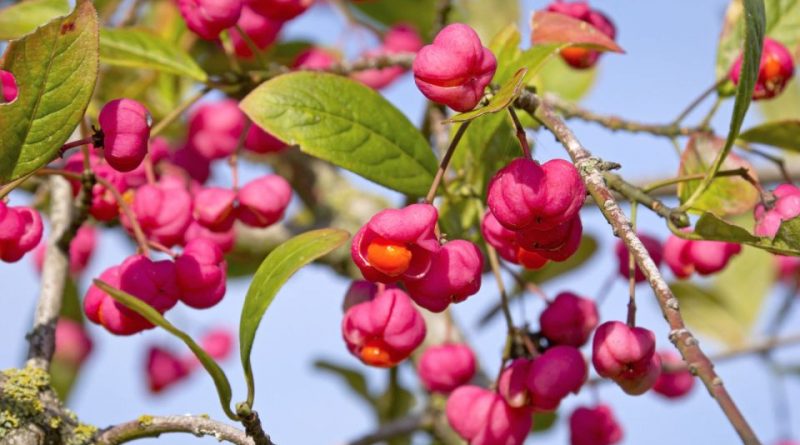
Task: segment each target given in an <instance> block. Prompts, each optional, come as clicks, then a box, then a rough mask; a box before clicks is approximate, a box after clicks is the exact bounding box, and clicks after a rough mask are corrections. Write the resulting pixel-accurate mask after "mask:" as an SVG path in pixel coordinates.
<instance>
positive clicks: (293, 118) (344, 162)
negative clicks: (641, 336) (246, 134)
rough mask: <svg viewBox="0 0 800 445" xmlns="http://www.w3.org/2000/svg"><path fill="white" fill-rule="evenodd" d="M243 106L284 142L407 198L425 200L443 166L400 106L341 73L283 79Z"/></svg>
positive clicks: (250, 97) (294, 75)
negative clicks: (405, 195)
mask: <svg viewBox="0 0 800 445" xmlns="http://www.w3.org/2000/svg"><path fill="white" fill-rule="evenodd" d="M240 107H241V108H242V110H244V112H245V113H246V114H247V115H248V116H249V117H250V118H251V119H252V120H253V121H254V122H255V123H257V124H258V125H259V126H261V127H262V128H264V129H265V130H267V131H269V132H270V133H272V134H274V135H275V136H276V137H277V138H279V139H281V140H283V141H284V142H286V143H289V144H298V145H299V146H300V149H301V150H302V151H304V152H306V153H308V154H310V155H312V156H316V157H318V158H320V159H323V160H326V161H329V162H332V163H333V164H336V165H338V166H340V167H343V168H346V169H348V170H350V171H352V172H354V173H357V174H359V175H361V176H363V177H365V178H367V179H370V180H372V181H374V182H376V183H378V184H380V185H383V186H386V187H389V188H391V189H393V190H397V191H399V192H401V193H405V194H408V195H413V196H424V195H425V194H426V192H427V190H428V187H429V186H430V184H431V182H432V181H433V177H434V175H435V173H436V170H437V168H438V165H437V161H436V157H435V156H434V155H433V152H432V151H431V149H430V147H429V146H428V144H427V142H426V141H425V138H424V137H422V134H420V132H419V130H417V129H416V128H415V127H414V125H413V124H411V122H409V120H408V119H407V118H406V117H405V116H404V115H403V114H402V113H401V112H400V111H399V110H398V109H397V108H395V107H394V106H393V105H392V104H391V103H389V102H388V101H387V100H386V99H384V98H383V97H382V96H381V95H380V94H379V93H377V92H375V91H373V90H372V89H371V88H368V87H366V86H364V85H362V84H360V83H358V82H355V81H353V80H350V79H347V78H344V77H341V76H336V75H333V74H326V73H317V72H296V73H290V74H284V75H282V76H278V77H275V78H273V79H272V80H269V81H267V82H264V83H263V84H261V86H259V87H258V88H256V89H255V90H253V91H252V92H251V93H250V94H249V95H248V96H247V97H245V98H244V99H243V100H242V101H241V103H240Z"/></svg>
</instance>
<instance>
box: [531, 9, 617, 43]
mask: <svg viewBox="0 0 800 445" xmlns="http://www.w3.org/2000/svg"><path fill="white" fill-rule="evenodd" d="M531 31H532V32H531V41H532V42H533V44H534V45H542V44H548V43H569V44H572V45H580V46H585V47H587V48H591V49H594V50H597V51H612V52H617V53H623V52H624V51H623V50H622V48H621V47H620V46H619V45H618V44H617V42H615V41H614V39H612V38H611V37H609V36H607V35H605V34H603V33H602V32H601V31H600V30H598V29H597V28H595V27H594V26H592V25H590V24H589V23H587V22H584V21H583V20H578V19H575V18H572V17H569V16H567V15H565V14H560V13H557V12H548V11H536V12H534V13H533V18H532V19H531Z"/></svg>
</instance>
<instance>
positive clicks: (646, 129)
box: [529, 93, 700, 137]
mask: <svg viewBox="0 0 800 445" xmlns="http://www.w3.org/2000/svg"><path fill="white" fill-rule="evenodd" d="M529 94H530V93H529ZM543 102H544V104H545V105H547V106H549V107H552V108H553V109H555V110H557V111H558V112H559V113H560V114H561V115H562V116H564V118H565V119H573V118H577V119H581V120H584V121H587V122H594V123H597V124H600V125H602V126H604V127H606V128H608V129H609V130H611V131H620V130H621V131H627V132H629V133H649V134H653V135H656V136H665V137H677V136H688V135H690V134H692V133H694V132H696V131H699V130H700V129H699V128H687V127H681V126H679V125H678V124H667V125H659V124H646V123H642V122H635V121H631V120H627V119H625V118H622V117H619V116H614V115H602V114H598V113H595V112H593V111H591V110H587V109H585V108H583V107H581V106H580V105H577V104H574V103H572V102H568V101H566V100H564V99H562V98H560V97H558V96H556V95H554V94H545V95H544V97H543Z"/></svg>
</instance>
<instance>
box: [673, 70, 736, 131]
mask: <svg viewBox="0 0 800 445" xmlns="http://www.w3.org/2000/svg"><path fill="white" fill-rule="evenodd" d="M727 80H728V79H727V78H725V79H720V80H718V81H716V82H714V84H713V85H711V86H710V87H708V88H707V89H706V90H705V91H703V92H702V93H700V95H699V96H697V98H696V99H695V100H693V101H692V102H691V103H690V104H689V105H688V106H687V107H686V108H685V109H684V110H683V111H682V112H681V114H679V115H678V117H676V118H675V120H674V121H673V123H674V124H675V125H680V123H681V122H683V120H684V119H686V116H688V115H689V113H691V112H692V111H693V110H694V109H695V108H697V106H698V105H700V104H701V103H702V102H703V101H704V100H706V98H707V97H708V96H710V95H711V94H712V93H713V92H714V91H717V88H718V87H719V86H720V85H721V84H723V83H724V82H726V81H727Z"/></svg>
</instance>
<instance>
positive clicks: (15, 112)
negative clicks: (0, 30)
mask: <svg viewBox="0 0 800 445" xmlns="http://www.w3.org/2000/svg"><path fill="white" fill-rule="evenodd" d="M97 41H98V38H97V13H96V12H95V10H94V7H93V6H92V3H91V2H90V1H88V0H84V1H80V2H78V6H77V7H76V9H75V11H74V12H73V13H72V14H70V15H69V16H66V17H61V18H58V19H55V20H53V21H52V22H50V23H48V24H47V25H45V26H43V27H41V28H39V29H37V30H36V32H34V33H32V34H28V35H27V36H25V37H23V38H22V39H20V40H14V41H12V42H11V43H10V44H9V46H8V49H7V50H6V53H5V58H4V62H3V66H2V69H4V70H6V71H11V72H12V73H13V74H14V76H15V77H16V80H17V85H18V87H19V96H18V97H17V99H16V100H15V101H13V102H11V103H8V104H4V105H0V182H7V181H10V180H13V179H16V178H19V177H21V176H24V175H25V174H27V173H30V172H32V171H34V170H36V169H37V168H39V167H42V166H43V165H45V164H47V163H48V162H50V161H51V160H53V159H54V158H55V157H56V156H57V155H58V153H59V150H60V148H61V146H62V145H63V144H64V142H66V141H67V139H68V138H69V136H70V135H71V134H72V131H73V130H74V129H75V127H76V126H77V125H78V123H79V122H80V121H81V119H82V118H83V113H84V111H85V110H86V107H87V106H88V105H89V99H90V98H91V96H92V91H93V90H94V85H95V80H96V79H97V64H98V56H97V54H98V50H97V47H98V42H97Z"/></svg>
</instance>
